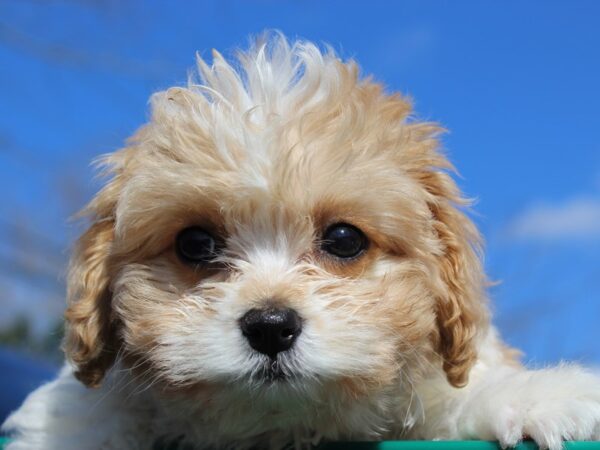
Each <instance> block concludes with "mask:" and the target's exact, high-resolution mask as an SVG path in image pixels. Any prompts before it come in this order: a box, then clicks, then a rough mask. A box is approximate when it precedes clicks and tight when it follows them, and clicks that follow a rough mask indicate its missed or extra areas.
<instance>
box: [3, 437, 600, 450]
mask: <svg viewBox="0 0 600 450" xmlns="http://www.w3.org/2000/svg"><path fill="white" fill-rule="evenodd" d="M7 443H8V439H6V438H0V450H2V449H3V448H4V446H5V445H6V444H7ZM537 448H538V447H537V445H535V444H534V443H533V442H531V441H526V442H521V443H520V444H519V445H517V446H516V447H515V450H537ZM319 450H500V446H499V445H498V443H497V442H495V441H385V442H336V443H333V444H326V445H321V446H319ZM564 450H600V442H565V444H564Z"/></svg>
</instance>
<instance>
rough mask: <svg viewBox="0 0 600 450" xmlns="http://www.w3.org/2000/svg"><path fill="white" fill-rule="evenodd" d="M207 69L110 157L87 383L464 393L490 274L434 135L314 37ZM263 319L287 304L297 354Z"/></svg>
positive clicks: (88, 291)
mask: <svg viewBox="0 0 600 450" xmlns="http://www.w3.org/2000/svg"><path fill="white" fill-rule="evenodd" d="M199 68H200V76H201V81H200V82H199V83H197V84H196V83H192V82H190V83H189V85H188V86H187V87H185V88H172V89H169V90H167V91H165V92H161V93H158V94H156V95H154V96H153V98H152V102H151V103H152V117H151V120H150V122H149V123H148V124H147V125H145V126H144V127H143V128H142V129H140V130H139V131H138V133H137V134H136V135H135V136H134V137H133V138H132V139H131V140H130V142H129V145H128V147H127V148H125V149H123V150H120V151H118V152H116V153H114V154H112V155H110V156H108V157H107V158H106V159H105V161H104V162H105V165H106V171H107V173H108V175H110V177H111V179H110V181H109V182H108V184H107V186H106V187H105V188H104V189H103V190H102V191H101V192H100V193H99V194H98V195H97V197H96V198H95V199H94V200H93V201H92V202H91V204H90V205H89V206H88V208H87V210H86V212H87V214H88V215H89V216H90V218H91V221H92V224H91V226H90V228H89V229H88V231H87V232H86V233H85V234H84V235H83V236H82V238H81V239H80V241H79V243H78V246H77V248H76V249H75V253H74V256H73V259H72V265H71V274H70V280H69V288H70V292H69V309H68V311H67V313H66V317H67V321H68V331H67V338H66V342H65V345H66V352H67V355H68V357H69V358H70V359H71V360H72V362H73V363H74V364H75V366H76V367H77V376H78V377H79V378H80V379H81V380H82V381H83V382H84V383H86V384H88V385H90V386H95V385H98V384H99V383H100V382H101V380H102V377H103V376H104V374H105V372H106V370H108V369H109V368H110V367H111V365H112V364H114V362H115V359H116V358H120V359H121V360H122V362H123V364H125V365H129V366H131V367H135V368H137V369H138V373H139V375H140V379H143V378H144V377H145V378H147V379H150V380H152V382H158V383H161V384H162V385H163V386H167V387H168V388H169V389H173V390H189V389H190V388H198V389H213V390H219V389H232V388H236V389H238V390H239V389H241V390H243V389H246V388H247V389H251V390H254V391H256V390H257V389H259V390H260V389H265V390H268V391H269V392H277V391H278V390H280V391H282V392H283V391H284V390H291V391H294V390H295V391H297V392H310V391H311V389H313V387H314V388H315V389H316V386H322V385H323V384H326V385H327V386H328V389H329V390H330V391H331V390H334V391H335V389H339V390H340V391H343V392H344V393H345V394H350V395H352V396H354V397H357V396H362V395H369V393H370V392H373V391H375V390H377V389H381V388H383V387H386V386H389V385H391V384H393V383H394V382H397V381H399V380H402V379H403V377H407V378H408V379H415V378H416V377H418V376H420V375H421V374H422V373H423V372H424V371H428V370H430V369H431V368H432V367H439V368H440V370H441V369H443V370H445V372H446V375H447V378H448V380H449V382H450V383H452V384H453V385H456V386H461V385H464V384H465V383H466V381H467V377H468V371H469V369H470V366H471V365H472V363H473V361H474V359H475V341H476V339H477V335H478V330H479V329H480V328H481V327H483V326H484V325H485V323H486V307H485V304H484V299H483V293H482V282H483V275H482V272H481V268H480V265H479V261H478V258H477V256H476V254H475V250H474V246H476V245H477V233H476V231H475V229H474V228H473V226H472V224H471V223H470V222H469V220H468V219H467V218H466V217H465V216H464V215H463V213H462V212H460V210H459V209H457V205H460V204H461V198H460V194H459V193H458V191H457V188H456V186H455V184H454V183H453V181H452V180H451V178H450V177H449V176H448V175H447V173H446V172H445V170H448V169H450V165H449V163H448V162H447V161H446V160H445V159H444V157H443V156H442V155H441V154H440V153H438V151H437V149H436V148H437V142H436V139H435V136H436V135H437V133H438V132H439V131H440V130H439V129H438V127H437V126H436V125H434V124H430V123H419V122H415V121H412V120H411V119H410V117H409V114H410V105H409V104H408V103H407V102H406V100H405V99H403V98H402V97H400V96H398V95H387V94H385V93H384V92H383V91H382V88H381V87H380V86H379V85H377V84H375V83H374V82H372V81H371V80H361V79H360V78H359V77H358V74H357V68H356V66H355V65H354V63H352V62H350V63H343V62H341V61H340V60H339V59H337V58H336V57H335V56H334V55H333V54H332V53H322V52H321V51H320V50H318V49H317V48H316V47H315V46H313V45H311V44H308V43H302V42H299V43H295V44H293V45H289V44H288V43H287V42H286V41H285V39H283V38H281V37H276V38H275V39H274V40H273V41H272V42H270V43H257V44H256V45H255V46H254V47H253V48H251V49H250V50H249V51H248V52H246V53H243V54H241V55H240V56H239V68H237V69H236V68H234V67H233V66H232V65H230V64H229V63H227V62H226V61H225V60H224V59H223V58H222V57H221V56H220V55H218V54H215V55H214V61H213V64H212V65H211V66H208V65H206V64H205V63H204V62H203V61H200V62H199ZM250 311H255V312H256V311H258V312H264V311H267V312H269V311H271V312H272V311H279V312H281V311H287V312H290V311H291V313H293V315H294V321H293V327H292V328H294V327H295V328H294V329H292V330H290V329H289V328H290V327H289V326H288V327H287V328H285V327H284V328H285V329H281V330H280V329H277V331H276V332H277V333H279V334H278V335H277V336H278V338H281V337H282V336H283V338H285V339H291V341H290V342H291V344H290V345H287V344H286V345H284V346H283V347H282V348H280V349H278V350H275V351H273V349H270V350H264V348H263V347H264V346H263V347H261V345H262V344H260V342H259V343H258V344H257V339H258V340H259V341H260V340H261V339H263V338H264V333H270V332H271V331H269V330H267V331H266V332H265V331H264V329H261V330H259V331H258V332H256V330H254V331H252V330H250V331H249V330H248V329H246V328H244V326H245V325H244V324H245V322H244V321H245V320H246V319H247V318H248V317H249V316H248V314H249V312H250ZM286 314H287V313H286ZM255 315H256V314H255ZM252 317H254V316H252ZM268 320H271V319H268ZM253 333H254V334H253ZM256 333H258V338H257V335H256ZM261 333H262V334H261ZM292 335H293V336H292ZM263 344H264V342H263ZM288 344H289V342H288ZM267 346H268V345H267Z"/></svg>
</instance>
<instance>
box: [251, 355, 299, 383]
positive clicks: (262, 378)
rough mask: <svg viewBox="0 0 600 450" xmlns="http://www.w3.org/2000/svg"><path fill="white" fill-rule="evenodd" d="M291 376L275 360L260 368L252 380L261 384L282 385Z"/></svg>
mask: <svg viewBox="0 0 600 450" xmlns="http://www.w3.org/2000/svg"><path fill="white" fill-rule="evenodd" d="M291 377H292V375H291V374H290V373H289V372H287V371H286V370H285V369H284V367H283V366H282V364H281V362H279V361H278V360H277V359H272V360H269V361H268V362H266V363H265V364H264V365H263V366H262V367H260V368H259V369H258V370H257V371H256V372H255V373H254V374H253V377H252V378H253V379H254V380H256V381H259V382H262V383H266V384H271V383H282V382H286V381H288V380H289V379H290V378H291Z"/></svg>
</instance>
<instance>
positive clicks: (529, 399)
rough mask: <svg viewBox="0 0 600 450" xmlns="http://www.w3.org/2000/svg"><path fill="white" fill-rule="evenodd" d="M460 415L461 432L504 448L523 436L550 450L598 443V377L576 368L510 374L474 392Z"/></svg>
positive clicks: (599, 400) (513, 444) (599, 436)
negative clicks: (573, 443) (568, 443)
mask: <svg viewBox="0 0 600 450" xmlns="http://www.w3.org/2000/svg"><path fill="white" fill-rule="evenodd" d="M462 416H463V417H462V418H463V419H466V420H462V421H461V422H462V423H461V424H460V425H459V429H461V428H462V430H463V431H466V433H468V435H469V436H470V437H475V438H478V439H490V438H491V439H497V440H498V441H499V442H500V444H501V445H502V447H505V448H506V447H513V446H515V445H516V444H518V443H519V442H520V441H521V440H523V439H526V438H531V439H533V440H534V441H535V442H536V443H537V444H538V445H539V447H540V448H542V449H550V450H560V449H561V448H562V447H563V445H562V443H563V441H566V440H575V441H589V440H600V377H598V376H596V375H593V374H591V373H589V372H586V371H584V370H583V369H581V368H578V367H574V366H559V367H556V368H552V369H544V370H539V371H528V372H525V371H524V372H517V373H513V374H512V375H511V376H510V377H504V378H502V380H496V382H494V383H489V384H487V385H486V386H485V387H484V388H483V389H481V390H478V391H477V392H473V393H472V397H471V398H470V399H469V401H468V402H467V403H466V404H464V405H463V415H462Z"/></svg>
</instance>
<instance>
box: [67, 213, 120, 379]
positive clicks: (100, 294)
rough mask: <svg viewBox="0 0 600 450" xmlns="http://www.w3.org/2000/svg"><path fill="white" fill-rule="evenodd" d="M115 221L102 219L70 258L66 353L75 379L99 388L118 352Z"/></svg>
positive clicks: (88, 231) (82, 237)
mask: <svg viewBox="0 0 600 450" xmlns="http://www.w3.org/2000/svg"><path fill="white" fill-rule="evenodd" d="M113 226H114V225H113V221H112V220H99V221H97V222H95V223H93V224H92V225H91V226H90V228H89V229H88V230H87V231H86V232H85V233H84V234H83V235H82V236H81V237H80V238H79V241H78V242H77V244H76V246H75V249H74V252H73V256H72V257H71V263H70V269H69V277H68V289H67V297H68V305H69V306H68V308H67V311H66V313H65V318H66V321H67V324H66V332H65V333H66V335H65V340H64V350H65V354H66V356H67V358H68V359H69V360H70V361H71V362H72V363H73V364H74V365H75V367H76V371H75V376H76V377H77V378H78V379H79V380H80V381H81V382H82V383H84V384H85V385H86V386H89V387H96V386H99V385H100V382H101V381H102V378H103V377H104V374H105V372H106V371H107V370H108V369H109V368H110V366H111V365H112V364H113V362H114V360H115V357H116V351H117V349H116V348H115V347H116V346H115V333H114V324H113V319H112V317H111V316H112V311H111V293H110V288H109V283H110V273H109V258H110V253H111V246H112V242H113V235H114V231H113Z"/></svg>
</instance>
